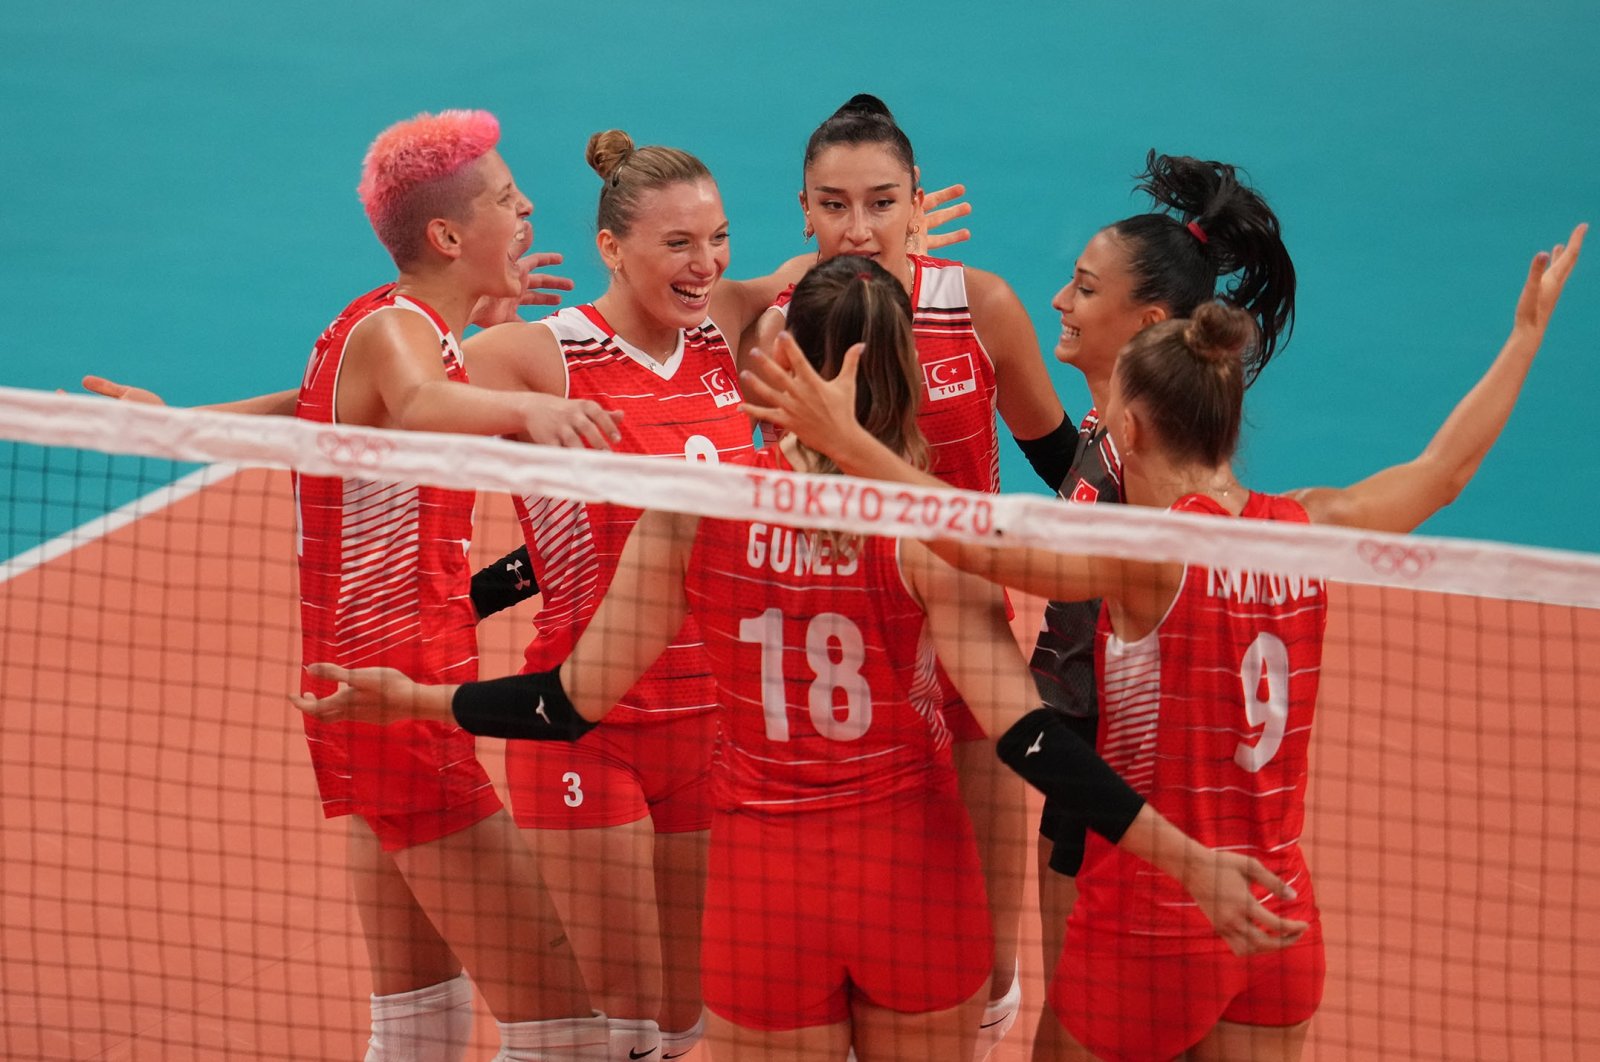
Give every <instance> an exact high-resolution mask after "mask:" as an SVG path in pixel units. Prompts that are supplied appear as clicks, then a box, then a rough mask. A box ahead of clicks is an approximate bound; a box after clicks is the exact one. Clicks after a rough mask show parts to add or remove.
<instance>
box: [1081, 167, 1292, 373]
mask: <svg viewBox="0 0 1600 1062" xmlns="http://www.w3.org/2000/svg"><path fill="white" fill-rule="evenodd" d="M1138 180H1139V190H1140V191H1142V192H1144V193H1146V194H1147V195H1149V196H1150V198H1151V199H1153V200H1155V204H1156V206H1157V207H1158V208H1159V212H1157V213H1149V214H1137V215H1134V216H1133V217H1131V218H1125V219H1123V220H1122V221H1119V222H1116V223H1115V224H1113V225H1111V226H1110V230H1111V231H1112V232H1114V233H1115V234H1116V235H1118V236H1119V237H1121V238H1122V239H1123V240H1124V241H1125V242H1126V243H1127V244H1128V245H1129V248H1130V258H1131V263H1130V264H1131V268H1132V271H1133V274H1134V278H1135V283H1134V292H1133V297H1134V298H1135V299H1136V300H1137V301H1139V302H1150V303H1159V304H1161V305H1164V306H1166V307H1167V309H1168V310H1169V311H1170V312H1171V314H1172V315H1173V316H1174V317H1188V316H1189V315H1190V314H1192V313H1194V312H1195V310H1196V309H1197V308H1198V307H1199V306H1200V305H1201V304H1202V303H1205V302H1207V301H1209V300H1211V299H1213V298H1215V297H1216V296H1217V290H1216V289H1217V278H1219V277H1232V278H1233V279H1232V281H1231V282H1230V283H1229V284H1228V285H1227V287H1226V289H1225V290H1224V291H1223V292H1222V297H1223V298H1225V299H1227V300H1228V301H1229V302H1231V303H1233V304H1234V305H1236V306H1238V307H1240V308H1241V309H1243V310H1244V311H1246V312H1247V313H1249V314H1250V316H1252V317H1254V318H1255V320H1256V325H1257V327H1258V329H1259V331H1260V341H1259V342H1258V343H1256V344H1254V345H1253V347H1252V348H1251V354H1250V356H1249V359H1248V360H1247V361H1246V363H1245V365H1244V374H1245V375H1244V383H1245V386H1247V387H1248V386H1249V385H1250V384H1251V383H1253V382H1255V379H1256V377H1257V376H1258V375H1260V373H1261V370H1262V369H1263V368H1265V367H1266V364H1267V362H1268V361H1270V360H1271V359H1272V356H1273V354H1274V353H1275V352H1276V351H1277V349H1278V347H1279V346H1280V345H1281V344H1282V343H1286V342H1288V339H1289V335H1290V334H1291V333H1292V332H1293V331H1294V298H1295V273H1294V262H1293V260H1292V259H1290V257H1289V251H1288V248H1286V247H1285V246H1284V243H1283V237H1282V235H1281V233H1280V231H1279V225H1278V218H1277V215H1276V214H1274V213H1273V212H1272V208H1271V207H1269V206H1268V205H1267V202H1266V200H1265V199H1263V198H1262V197H1261V195H1260V194H1259V193H1258V192H1256V191H1255V190H1254V189H1252V188H1250V187H1249V186H1248V185H1247V184H1245V183H1243V182H1242V181H1241V180H1240V179H1239V175H1238V171H1237V170H1236V169H1235V168H1234V167H1233V166H1230V165H1228V164H1227V163H1223V162H1211V161H1205V160H1201V159H1196V158H1191V157H1189V156H1186V155H1177V156H1175V155H1158V154H1156V152H1155V151H1151V152H1150V153H1149V155H1148V156H1146V158H1145V170H1144V172H1143V173H1142V174H1140V175H1138Z"/></svg>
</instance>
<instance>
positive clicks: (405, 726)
mask: <svg viewBox="0 0 1600 1062" xmlns="http://www.w3.org/2000/svg"><path fill="white" fill-rule="evenodd" d="M305 728H306V743H307V745H308V746H309V747H310V749H311V766H312V768H313V769H314V770H315V771H316V776H317V790H318V792H319V793H320V794H321V796H322V813H323V814H324V815H326V816H327V817H329V818H334V817H336V816H339V815H360V816H361V817H362V818H363V819H365V820H366V822H367V824H368V825H369V826H371V827H372V830H373V832H374V833H375V834H377V836H378V842H379V843H380V844H381V845H382V846H383V850H384V851H385V852H397V851H400V850H401V849H405V848H411V847H414V846H416V845H419V844H427V843H428V842H429V841H437V840H438V839H440V838H441V837H448V836H450V835H451V834H453V833H458V832H460V831H461V830H464V829H466V828H467V827H469V826H475V825H477V824H478V823H480V822H482V821H483V820H484V819H486V818H488V817H489V816H490V815H493V814H494V813H495V812H496V811H499V810H500V808H501V803H500V796H499V794H497V793H496V792H495V790H494V784H493V783H492V782H490V781H489V775H488V773H487V772H485V771H484V769H483V765H482V764H481V763H479V762H478V757H477V755H476V753H475V751H474V744H473V739H472V735H471V734H469V733H467V732H466V731H465V730H462V729H461V728H460V727H458V726H454V725H451V724H446V723H435V722H408V723H391V724H389V725H386V726H384V725H378V724H375V723H343V722H341V723H324V722H320V721H318V720H315V719H312V718H310V717H307V718H306V719H305Z"/></svg>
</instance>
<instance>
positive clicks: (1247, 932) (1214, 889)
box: [1183, 849, 1310, 955]
mask: <svg viewBox="0 0 1600 1062" xmlns="http://www.w3.org/2000/svg"><path fill="white" fill-rule="evenodd" d="M1201 851H1202V852H1204V853H1205V854H1204V855H1202V856H1200V857H1199V858H1196V859H1195V860H1194V861H1193V863H1192V864H1191V865H1190V869H1189V871H1188V873H1186V874H1184V875H1183V886H1184V888H1185V889H1187V890H1188V891H1189V895H1190V896H1193V897H1194V901H1195V903H1197V904H1199V905H1200V910H1201V911H1202V912H1203V913H1204V914H1205V916H1206V918H1208V919H1209V920H1210V921H1211V924H1212V926H1213V927H1215V928H1216V931H1217V935H1218V936H1220V937H1221V938H1222V939H1223V940H1224V941H1226V942H1227V944H1228V947H1230V948H1232V949H1233V953H1234V954H1235V955H1254V954H1256V953H1258V952H1263V951H1277V950H1278V949H1280V948H1286V947H1288V946H1289V945H1290V944H1293V943H1294V942H1295V941H1297V940H1299V939H1300V937H1301V936H1302V935H1303V934H1304V933H1305V931H1306V930H1307V929H1309V928H1310V925H1309V923H1306V922H1300V921H1296V920H1295V919H1292V918H1284V917H1283V916H1282V915H1277V914H1273V913H1272V912H1271V911H1269V910H1268V909H1267V907H1266V905H1265V904H1263V903H1262V902H1261V901H1260V900H1258V899H1256V897H1255V894H1254V893H1253V892H1251V889H1250V887H1251V885H1259V886H1261V887H1262V888H1264V889H1266V890H1267V891H1268V892H1270V893H1271V894H1272V895H1274V896H1277V897H1279V898H1280V899H1284V900H1292V899H1294V896H1295V892H1294V890H1293V889H1292V888H1290V887H1289V886H1288V885H1287V884H1285V883H1284V882H1283V880H1282V879H1280V878H1279V877H1278V876H1277V875H1276V874H1274V873H1272V871H1270V870H1268V869H1267V868H1266V867H1265V866H1263V865H1262V864H1261V863H1260V862H1259V861H1258V860H1255V859H1251V858H1250V857H1249V856H1243V855H1240V854H1238V853H1237V852H1218V851H1214V850H1211V849H1201Z"/></svg>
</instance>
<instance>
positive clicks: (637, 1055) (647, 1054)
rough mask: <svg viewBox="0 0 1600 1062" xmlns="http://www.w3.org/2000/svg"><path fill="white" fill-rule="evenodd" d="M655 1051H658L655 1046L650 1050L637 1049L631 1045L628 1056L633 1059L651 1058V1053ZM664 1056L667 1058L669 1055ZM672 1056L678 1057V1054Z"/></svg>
mask: <svg viewBox="0 0 1600 1062" xmlns="http://www.w3.org/2000/svg"><path fill="white" fill-rule="evenodd" d="M655 1053H656V1049H655V1048H653V1047H652V1048H650V1049H649V1050H648V1051H635V1050H633V1048H631V1047H630V1048H629V1049H628V1057H629V1058H632V1059H640V1058H649V1057H650V1056H651V1055H653V1054H655ZM662 1057H663V1058H666V1057H668V1056H666V1055H663V1056H662ZM672 1057H677V1056H672Z"/></svg>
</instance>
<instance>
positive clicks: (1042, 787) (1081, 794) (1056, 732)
mask: <svg viewBox="0 0 1600 1062" xmlns="http://www.w3.org/2000/svg"><path fill="white" fill-rule="evenodd" d="M997 751H998V752H999V754H1000V759H1001V760H1002V761H1004V763H1005V765H1006V766H1007V767H1010V768H1011V769H1012V770H1013V771H1016V772H1017V773H1018V774H1020V775H1022V778H1023V780H1024V781H1026V782H1027V783H1028V784H1029V785H1031V786H1033V787H1034V788H1035V789H1037V790H1039V791H1040V792H1041V793H1044V794H1045V795H1046V796H1048V797H1050V798H1051V799H1052V800H1058V801H1061V802H1062V803H1063V804H1065V805H1067V806H1069V807H1075V808H1078V809H1080V810H1081V813H1082V817H1083V823H1084V825H1086V826H1088V827H1089V829H1091V830H1093V831H1094V832H1095V833H1098V834H1099V835H1100V836H1102V837H1104V838H1105V839H1106V840H1108V841H1110V842H1111V843H1112V844H1116V843H1117V842H1119V841H1121V840H1122V835H1123V834H1124V833H1127V832H1128V827H1129V826H1132V825H1133V820H1134V819H1136V818H1138V817H1139V812H1140V810H1141V809H1142V808H1143V807H1144V797H1142V796H1140V795H1139V794H1138V793H1136V792H1134V791H1133V788H1132V787H1131V786H1129V785H1128V783H1127V782H1125V781H1123V780H1122V776H1121V775H1119V774H1118V773H1117V772H1116V771H1114V770H1112V769H1111V765H1110V764H1108V763H1106V761H1105V760H1103V759H1101V758H1100V755H1099V753H1097V752H1095V750H1094V748H1093V746H1091V745H1090V744H1089V743H1088V742H1086V741H1084V740H1083V738H1082V737H1080V736H1079V735H1078V734H1076V733H1074V732H1073V730H1072V728H1071V727H1070V726H1069V725H1068V724H1067V722H1066V720H1065V719H1063V718H1062V716H1061V713H1060V712H1057V711H1055V710H1054V709H1052V708H1035V709H1034V710H1033V711H1031V712H1029V713H1028V714H1027V715H1025V716H1023V717H1022V718H1021V719H1019V720H1017V722H1016V723H1015V724H1014V725H1013V726H1012V727H1011V729H1010V730H1007V731H1006V732H1005V733H1004V734H1002V735H1000V741H999V744H998V748H997Z"/></svg>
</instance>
